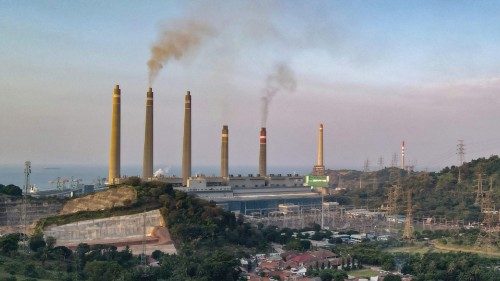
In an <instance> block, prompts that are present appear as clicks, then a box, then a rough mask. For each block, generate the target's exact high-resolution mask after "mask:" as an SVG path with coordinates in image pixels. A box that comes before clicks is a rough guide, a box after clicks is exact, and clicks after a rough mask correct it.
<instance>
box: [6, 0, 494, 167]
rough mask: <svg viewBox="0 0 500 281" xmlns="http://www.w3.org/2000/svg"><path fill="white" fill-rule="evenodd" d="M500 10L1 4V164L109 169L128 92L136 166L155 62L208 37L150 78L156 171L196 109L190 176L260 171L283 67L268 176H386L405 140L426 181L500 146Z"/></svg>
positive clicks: (128, 133) (474, 4) (454, 4)
mask: <svg viewBox="0 0 500 281" xmlns="http://www.w3.org/2000/svg"><path fill="white" fill-rule="evenodd" d="M499 14H500V3H499V2H498V1H445V0H442V1H376V0H374V1H0V165H2V164H22V163H23V162H24V161H26V160H31V161H32V162H33V163H34V164H35V163H36V164H38V165H49V164H55V165H63V164H82V165H107V162H108V150H109V128H110V123H111V95H112V89H113V87H114V85H115V84H119V85H120V88H121V89H122V153H121V156H122V163H123V164H124V165H140V164H141V163H142V149H143V142H144V115H145V107H144V104H145V94H146V91H147V88H148V83H149V82H148V68H147V61H148V60H149V59H150V57H151V50H150V49H151V47H152V46H153V44H154V43H155V42H156V41H157V40H158V38H159V35H160V34H161V32H162V30H165V29H170V30H172V29H175V28H176V26H178V24H179V22H183V21H194V22H197V23H199V24H202V25H207V26H209V27H210V30H211V31H212V33H211V34H210V35H209V36H205V37H204V38H202V40H201V42H200V43H199V45H198V46H196V47H195V48H193V49H190V50H187V51H186V52H185V54H184V56H182V57H181V58H179V59H173V60H170V61H168V62H167V63H166V64H165V65H164V67H163V69H162V70H161V71H160V73H159V74H158V77H157V78H156V79H155V80H154V82H153V84H152V87H153V90H154V92H155V108H154V110H155V113H154V114H155V125H154V130H155V131H154V133H155V139H154V144H155V152H154V158H155V168H161V167H165V166H178V165H180V162H181V147H182V143H181V142H182V121H183V99H184V94H185V92H186V91H187V90H190V91H191V93H192V99H193V117H192V118H193V165H194V166H217V165H219V160H220V131H221V128H222V125H223V124H227V125H229V135H230V140H229V142H230V144H229V149H230V159H229V161H230V166H231V165H246V166H252V165H255V167H256V170H257V163H258V134H259V127H260V126H261V123H260V120H261V117H260V114H261V110H260V108H261V97H262V95H263V93H264V89H265V87H266V84H265V83H266V77H268V76H269V75H270V73H272V71H273V67H274V66H275V65H276V64H278V63H285V64H286V65H288V66H289V67H290V68H291V69H292V70H293V72H294V74H295V79H296V85H297V87H296V90H295V91H281V92H279V93H277V94H276V96H275V97H274V98H273V100H272V103H271V104H270V106H269V116H268V122H267V130H268V165H270V166H287V167H304V166H311V167H312V165H313V164H314V162H315V153H316V134H317V129H318V125H319V123H324V126H325V165H326V167H327V168H358V169H360V168H361V167H362V166H363V163H364V161H365V159H369V160H370V162H371V166H372V169H375V168H377V162H378V158H379V157H383V158H384V164H385V165H389V164H390V162H391V158H392V155H393V153H396V152H398V151H399V147H400V143H401V141H402V140H405V141H406V144H407V145H406V151H407V153H406V154H407V159H408V160H409V161H410V162H411V163H412V164H415V165H416V166H417V168H418V169H436V168H441V167H443V166H446V165H452V164H456V163H457V155H456V145H457V143H458V142H457V140H459V139H463V140H464V143H465V145H466V160H470V159H473V158H477V157H487V156H489V155H492V154H498V153H499V150H500V130H498V128H499V125H498V122H499V120H500V110H499V109H500V107H499V105H500V47H499V46H500V31H499V29H498V26H500V18H499V17H498V15H499Z"/></svg>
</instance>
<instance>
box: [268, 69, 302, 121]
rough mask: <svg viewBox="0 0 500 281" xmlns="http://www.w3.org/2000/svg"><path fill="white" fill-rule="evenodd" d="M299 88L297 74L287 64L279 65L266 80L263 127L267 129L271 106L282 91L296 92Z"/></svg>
mask: <svg viewBox="0 0 500 281" xmlns="http://www.w3.org/2000/svg"><path fill="white" fill-rule="evenodd" d="M295 88H297V81H296V80H295V73H294V72H293V70H292V69H291V68H290V66H289V65H288V64H286V63H283V62H281V63H278V64H276V65H275V66H274V71H273V72H272V73H271V74H269V75H268V76H267V78H266V87H265V88H264V93H263V96H262V120H261V125H262V127H266V124H267V116H268V114H269V104H270V103H271V101H272V100H273V98H274V96H276V94H278V93H279V92H280V91H288V92H294V91H295Z"/></svg>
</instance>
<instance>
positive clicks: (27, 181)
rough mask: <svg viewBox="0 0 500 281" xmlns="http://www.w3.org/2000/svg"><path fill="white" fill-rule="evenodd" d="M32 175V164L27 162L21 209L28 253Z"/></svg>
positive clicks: (24, 241)
mask: <svg viewBox="0 0 500 281" xmlns="http://www.w3.org/2000/svg"><path fill="white" fill-rule="evenodd" d="M30 175H31V162H30V161H26V162H24V193H23V206H22V209H21V212H22V214H21V218H22V224H23V230H24V235H23V244H24V245H25V246H26V251H29V247H28V213H27V204H28V201H27V200H28V198H27V196H28V190H29V189H30V187H31V183H30Z"/></svg>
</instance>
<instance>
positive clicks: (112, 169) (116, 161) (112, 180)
mask: <svg viewBox="0 0 500 281" xmlns="http://www.w3.org/2000/svg"><path fill="white" fill-rule="evenodd" d="M112 99H113V100H112V104H113V105H112V107H113V108H112V113H111V141H110V147H109V174H108V184H116V183H118V181H119V179H120V128H121V120H120V119H121V112H120V108H121V107H120V99H121V90H120V86H119V85H116V86H115V88H114V89H113V98H112Z"/></svg>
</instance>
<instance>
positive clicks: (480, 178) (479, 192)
mask: <svg viewBox="0 0 500 281" xmlns="http://www.w3.org/2000/svg"><path fill="white" fill-rule="evenodd" d="M483 195H484V191H483V174H482V173H478V174H477V187H476V201H475V202H474V205H476V206H481V205H482V203H483Z"/></svg>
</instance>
